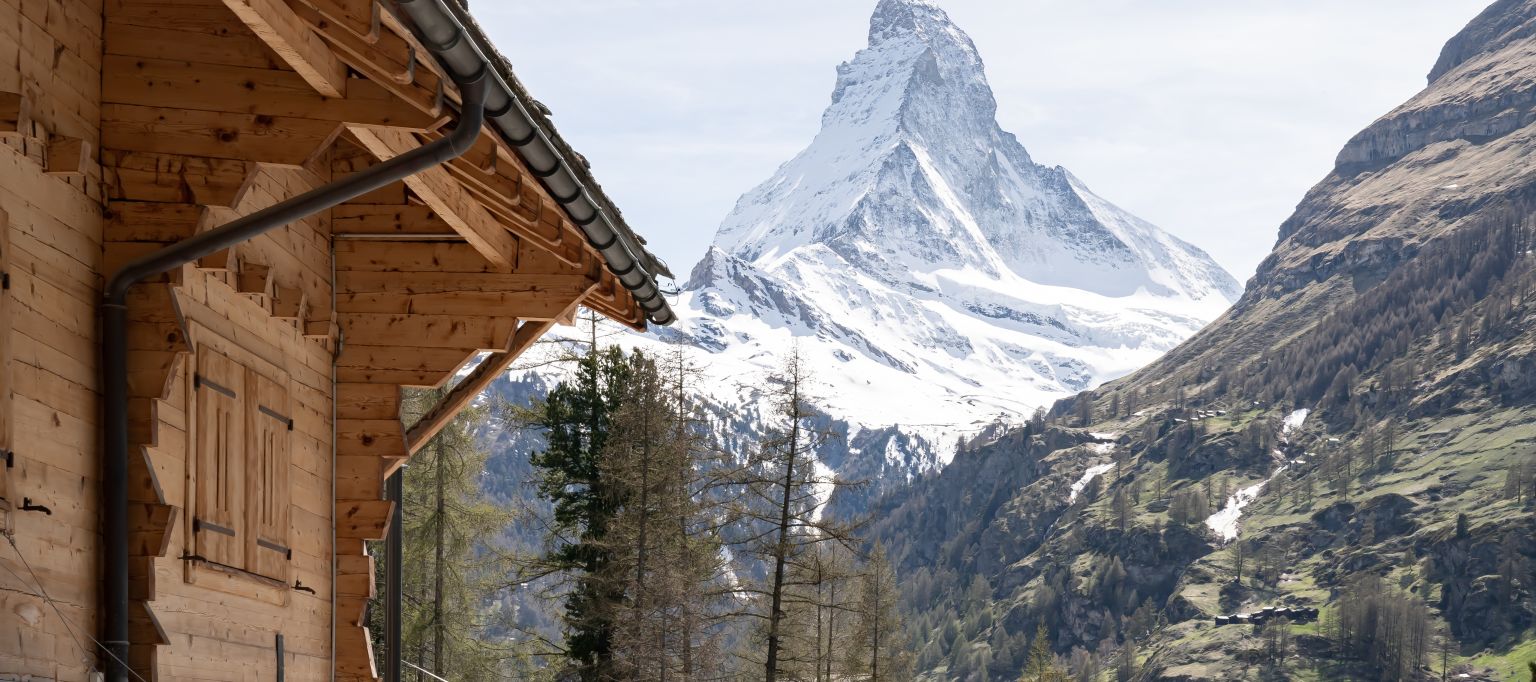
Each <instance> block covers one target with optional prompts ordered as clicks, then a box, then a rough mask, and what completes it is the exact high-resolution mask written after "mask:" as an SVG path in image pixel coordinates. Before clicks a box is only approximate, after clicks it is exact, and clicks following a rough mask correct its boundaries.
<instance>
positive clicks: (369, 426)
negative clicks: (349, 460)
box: [336, 419, 406, 457]
mask: <svg viewBox="0 0 1536 682" xmlns="http://www.w3.org/2000/svg"><path fill="white" fill-rule="evenodd" d="M336 453H337V455H339V456H344V457H347V456H361V455H367V456H371V457H404V456H405V454H406V453H405V430H404V428H403V427H402V426H401V424H400V420H399V419H377V420H375V419H338V420H337V421H336Z"/></svg>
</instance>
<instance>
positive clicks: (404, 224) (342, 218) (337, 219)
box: [331, 204, 459, 237]
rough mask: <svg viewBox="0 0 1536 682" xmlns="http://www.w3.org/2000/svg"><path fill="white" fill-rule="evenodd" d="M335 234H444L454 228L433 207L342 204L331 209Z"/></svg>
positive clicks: (451, 232) (451, 233)
mask: <svg viewBox="0 0 1536 682" xmlns="http://www.w3.org/2000/svg"><path fill="white" fill-rule="evenodd" d="M331 234H337V235H352V234H398V235H444V236H449V237H457V236H458V234H459V233H457V232H454V230H453V227H452V226H451V225H449V224H448V223H447V222H446V221H444V220H443V219H442V218H439V217H437V212H436V211H434V210H432V207H431V206H418V205H414V204H406V205H394V204H342V205H340V206H337V207H336V208H334V209H331Z"/></svg>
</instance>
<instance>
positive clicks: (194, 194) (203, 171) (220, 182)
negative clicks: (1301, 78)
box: [102, 149, 252, 207]
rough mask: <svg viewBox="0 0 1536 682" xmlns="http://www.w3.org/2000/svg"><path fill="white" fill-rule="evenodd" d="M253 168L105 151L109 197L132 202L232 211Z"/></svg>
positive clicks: (229, 161) (237, 163)
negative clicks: (213, 207) (162, 202)
mask: <svg viewBox="0 0 1536 682" xmlns="http://www.w3.org/2000/svg"><path fill="white" fill-rule="evenodd" d="M251 166H252V164H248V163H247V162H245V161H239V160H234V159H216V158H193V157H187V156H177V155H173V154H151V153H146V152H131V151H114V150H110V149H107V150H103V151H102V167H103V172H102V175H103V176H104V177H103V180H104V181H105V182H106V184H107V195H108V197H109V198H112V199H124V200H130V201H166V202H172V203H185V204H200V205H203V206H222V207H230V206H233V205H234V204H235V202H236V201H237V200H238V199H239V195H240V189H241V188H242V187H244V186H245V179H246V177H248V176H249V175H250V172H249V170H250V168H251Z"/></svg>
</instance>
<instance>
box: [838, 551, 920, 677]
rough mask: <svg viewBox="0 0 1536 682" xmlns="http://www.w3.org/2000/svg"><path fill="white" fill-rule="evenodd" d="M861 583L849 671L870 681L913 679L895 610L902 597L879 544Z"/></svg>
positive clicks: (904, 640) (867, 565) (894, 574)
mask: <svg viewBox="0 0 1536 682" xmlns="http://www.w3.org/2000/svg"><path fill="white" fill-rule="evenodd" d="M861 583H862V585H861V590H860V594H859V601H858V623H857V625H856V626H855V633H856V634H855V636H854V640H853V649H852V651H853V657H852V661H851V664H852V665H850V672H852V673H854V674H857V675H860V676H867V677H861V679H868V680H869V681H870V682H882V681H889V682H905V681H906V680H910V679H912V669H911V668H912V665H911V663H912V662H911V658H910V656H908V654H907V651H908V648H909V647H908V646H907V641H906V637H904V636H903V633H902V628H901V617H900V615H899V614H898V613H897V610H896V609H897V607H896V604H897V600H898V599H900V596H901V594H900V591H899V588H898V587H897V584H896V573H895V571H893V570H892V569H891V565H890V562H889V561H887V560H886V557H885V550H884V549H883V548H881V547H880V546H879V545H878V544H877V545H875V548H874V550H873V551H871V552H870V554H869V561H868V562H867V563H866V564H865V566H864V576H863V580H862V581H861ZM829 679H830V678H829Z"/></svg>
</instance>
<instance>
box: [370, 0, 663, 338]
mask: <svg viewBox="0 0 1536 682" xmlns="http://www.w3.org/2000/svg"><path fill="white" fill-rule="evenodd" d="M394 4H395V6H396V7H398V8H399V10H400V12H403V13H404V17H403V18H405V19H408V20H409V21H408V22H407V23H409V24H410V25H411V26H412V28H413V30H414V32H415V34H416V38H417V39H418V40H420V41H421V43H422V45H424V46H425V47H426V48H427V50H428V51H430V52H431V53H432V55H433V56H434V57H436V58H437V61H438V63H439V64H441V65H442V66H443V68H444V69H445V70H446V71H448V73H449V75H451V76H453V77H455V78H457V77H459V76H461V75H464V74H472V73H479V72H481V71H486V72H488V73H489V74H490V76H491V78H490V83H491V86H490V92H488V93H487V95H486V102H485V106H486V110H487V111H486V117H487V118H488V119H490V121H491V123H492V124H494V125H495V127H496V129H497V130H498V131H499V132H500V133H501V134H502V136H503V137H504V138H505V139H506V141H507V143H508V144H510V145H512V147H513V148H515V149H516V150H517V152H518V154H519V155H520V156H521V157H522V158H523V161H524V162H525V163H527V164H528V168H529V169H530V170H531V171H532V172H533V174H534V175H535V176H537V177H538V178H539V182H540V183H541V184H543V185H544V188H545V189H546V190H548V191H549V194H550V196H552V197H553V198H554V199H555V201H556V202H558V203H559V204H560V205H561V206H562V207H564V208H565V210H566V212H567V213H568V214H569V215H570V216H571V221H572V222H574V223H576V225H577V226H578V227H580V228H581V230H582V232H583V233H585V234H586V237H587V240H588V241H590V242H591V244H592V246H593V247H594V248H596V249H597V250H598V252H600V253H602V255H603V259H604V260H606V261H607V262H608V268H609V269H610V270H611V271H612V272H613V274H614V275H615V276H617V277H618V279H619V282H620V283H621V284H623V285H624V288H625V289H628V290H629V292H630V294H632V295H633V296H634V297H635V301H636V302H637V303H638V304H639V305H640V307H641V309H643V310H644V311H645V315H646V319H648V320H649V321H651V322H653V323H655V324H659V325H668V324H671V323H672V322H674V321H676V319H677V317H676V316H675V315H674V314H673V313H672V308H671V306H669V305H667V301H666V297H665V296H663V295H662V292H661V288H660V286H659V285H658V284H657V281H656V277H657V275H658V274H661V273H665V272H666V266H665V264H663V263H661V262H660V261H659V260H657V259H656V258H655V257H654V256H652V255H651V254H650V253H648V252H647V251H646V250H645V248H644V246H642V245H641V243H640V238H639V237H638V236H636V235H635V234H634V232H633V231H631V230H630V229H629V228H628V226H626V225H625V224H624V222H623V218H622V217H621V216H619V215H617V213H618V212H617V211H616V210H614V209H613V208H612V206H611V205H610V204H609V202H608V201H607V200H606V197H604V196H603V195H602V190H601V189H600V188H597V187H596V186H595V183H590V182H583V180H582V176H584V175H586V173H585V171H584V167H585V165H584V163H583V165H582V168H583V170H577V167H576V166H573V165H572V163H571V161H570V160H569V159H568V158H566V153H570V154H573V155H574V152H570V151H569V150H568V149H565V150H564V151H562V148H563V147H564V145H563V144H562V143H561V142H559V141H558V136H557V135H555V134H553V131H552V130H551V129H550V128H549V127H548V126H547V125H545V124H542V123H541V120H540V117H538V116H535V115H534V114H532V113H530V111H532V110H533V109H534V108H535V107H533V106H530V103H529V102H528V101H525V97H524V96H523V94H522V93H521V89H520V88H518V87H514V85H513V83H512V82H511V81H512V78H511V71H510V70H508V69H506V67H505V62H504V61H503V60H502V59H501V58H500V57H499V56H497V55H496V53H495V50H494V49H493V48H492V47H491V46H490V44H489V41H488V40H486V39H485V36H484V34H483V33H481V32H480V31H479V29H478V28H477V27H473V20H471V19H470V17H469V15H468V13H467V12H466V11H465V10H464V9H463V8H462V7H460V6H458V5H457V4H456V0H395V3H394ZM503 71H505V73H503ZM666 274H670V273H666Z"/></svg>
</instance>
